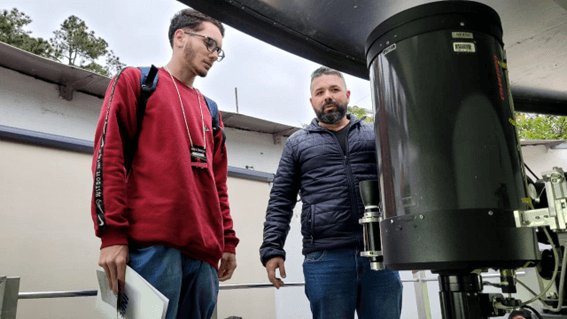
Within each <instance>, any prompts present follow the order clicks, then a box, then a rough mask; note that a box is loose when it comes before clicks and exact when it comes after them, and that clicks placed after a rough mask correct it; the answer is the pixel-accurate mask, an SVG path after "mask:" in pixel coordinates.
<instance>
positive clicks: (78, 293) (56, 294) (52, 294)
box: [18, 290, 97, 299]
mask: <svg viewBox="0 0 567 319" xmlns="http://www.w3.org/2000/svg"><path fill="white" fill-rule="evenodd" d="M96 294H97V290H72V291H46V292H20V293H19V294H18V299H45V298H63V297H89V296H96Z"/></svg>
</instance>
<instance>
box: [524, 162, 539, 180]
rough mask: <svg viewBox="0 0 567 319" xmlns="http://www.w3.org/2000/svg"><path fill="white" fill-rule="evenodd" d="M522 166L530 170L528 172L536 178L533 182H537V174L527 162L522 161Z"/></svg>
mask: <svg viewBox="0 0 567 319" xmlns="http://www.w3.org/2000/svg"><path fill="white" fill-rule="evenodd" d="M524 166H525V167H526V168H527V169H528V171H530V173H532V175H533V176H534V177H535V178H536V180H535V181H534V182H537V181H538V180H539V177H537V175H536V174H535V173H534V172H533V171H532V170H531V169H530V167H529V166H528V164H526V163H524Z"/></svg>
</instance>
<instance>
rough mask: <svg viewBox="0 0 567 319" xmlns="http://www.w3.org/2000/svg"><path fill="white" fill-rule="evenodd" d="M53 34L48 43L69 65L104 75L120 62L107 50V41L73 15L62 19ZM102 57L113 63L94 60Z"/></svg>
mask: <svg viewBox="0 0 567 319" xmlns="http://www.w3.org/2000/svg"><path fill="white" fill-rule="evenodd" d="M53 34H55V37H54V38H51V39H50V43H51V45H52V46H53V48H54V49H55V57H56V58H57V59H58V60H59V61H61V59H65V60H66V62H67V63H68V64H69V65H75V66H78V67H81V68H83V69H86V70H90V71H94V72H97V73H100V74H102V75H106V76H108V75H110V73H111V72H112V71H114V69H115V68H116V64H117V63H118V64H120V62H119V60H118V58H117V57H115V56H114V54H113V53H112V51H110V52H109V50H108V43H107V42H106V41H105V40H104V39H103V38H101V37H97V36H96V35H95V33H94V31H89V28H88V27H87V25H86V23H85V22H84V21H83V20H81V19H80V18H78V17H76V16H74V15H72V16H70V17H69V18H67V19H66V20H65V21H63V23H62V24H61V28H60V29H59V30H56V31H54V32H53ZM104 57H106V58H107V61H108V60H110V61H111V62H114V63H113V64H112V65H106V66H103V65H101V64H99V63H97V62H96V61H97V60H98V59H99V58H104ZM122 65H123V64H122Z"/></svg>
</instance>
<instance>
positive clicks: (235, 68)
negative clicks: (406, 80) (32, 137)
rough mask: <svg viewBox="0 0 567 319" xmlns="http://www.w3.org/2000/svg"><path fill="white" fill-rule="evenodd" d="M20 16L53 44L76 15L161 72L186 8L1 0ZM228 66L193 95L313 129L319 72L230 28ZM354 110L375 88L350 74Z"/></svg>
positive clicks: (168, 3)
mask: <svg viewBox="0 0 567 319" xmlns="http://www.w3.org/2000/svg"><path fill="white" fill-rule="evenodd" d="M12 8H17V9H18V10H19V11H20V12H23V13H25V14H26V15H27V16H29V17H30V18H31V20H32V23H30V24H29V25H28V26H27V27H26V30H28V31H31V32H32V33H31V36H33V37H41V38H44V39H49V38H52V37H53V36H54V35H53V31H55V30H58V29H59V28H60V25H61V24H62V23H63V21H64V20H65V19H67V18H68V17H69V16H71V15H75V16H77V17H79V18H80V19H82V20H83V21H85V23H86V25H87V26H88V28H89V30H90V31H94V33H95V35H96V36H97V37H101V38H103V39H105V40H106V42H108V48H109V49H110V50H112V51H113V52H114V54H115V55H116V56H118V57H119V58H120V60H121V61H122V62H123V63H125V64H126V65H128V66H149V65H151V64H154V65H156V66H158V67H161V66H163V65H165V64H166V63H167V62H169V59H170V58H171V47H170V46H169V41H168V38H167V30H168V28H169V22H170V20H171V18H172V17H173V15H174V14H175V13H176V12H178V11H180V10H182V9H184V8H187V6H186V5H185V4H183V3H181V2H178V1H175V0H138V1H134V0H90V1H82V0H45V1H38V0H0V10H3V9H6V10H11V9H12ZM225 27H226V32H225V37H224V39H223V50H224V51H225V53H226V57H225V59H224V60H223V61H222V62H220V63H215V65H213V68H212V69H211V70H210V71H209V74H208V75H207V77H205V78H197V80H196V81H195V87H197V88H198V89H199V90H200V91H201V92H202V93H203V94H205V95H207V96H208V97H209V98H211V99H213V100H215V101H216V102H217V104H218V105H219V108H220V109H221V110H223V111H229V112H236V98H235V88H237V91H238V112H239V113H240V114H244V115H248V116H252V117H256V118H261V119H265V120H268V121H273V122H277V123H282V124H286V125H291V126H298V127H300V126H302V125H303V124H307V123H309V122H311V120H312V119H313V117H314V116H315V113H314V112H313V109H312V108H311V104H310V103H309V97H310V92H309V83H310V75H311V73H312V72H313V71H314V70H315V69H317V68H318V67H319V66H320V65H319V64H316V63H314V62H311V61H308V60H306V59H303V58H300V57H297V56H295V55H293V54H290V53H287V52H286V51H283V50H281V49H278V48H276V47H274V46H272V45H269V44H266V43H264V42H262V41H260V40H258V39H256V38H253V37H251V36H248V35H246V34H244V33H242V32H240V31H237V30H236V29H233V28H231V27H229V26H227V25H225ZM345 80H346V84H347V89H348V90H350V91H351V97H350V104H349V105H357V106H359V107H362V108H366V109H370V110H371V109H372V101H371V95H370V83H369V82H368V81H367V80H362V79H360V78H356V77H353V76H349V75H346V74H345Z"/></svg>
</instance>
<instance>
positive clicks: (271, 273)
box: [266, 257, 285, 289]
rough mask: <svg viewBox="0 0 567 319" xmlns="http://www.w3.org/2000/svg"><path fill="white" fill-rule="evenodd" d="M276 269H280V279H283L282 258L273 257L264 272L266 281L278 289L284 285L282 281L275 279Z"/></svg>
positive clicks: (283, 267)
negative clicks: (266, 276) (266, 274)
mask: <svg viewBox="0 0 567 319" xmlns="http://www.w3.org/2000/svg"><path fill="white" fill-rule="evenodd" d="M276 268H279V269H280V275H281V276H282V278H285V266H284V260H283V258H282V257H274V258H272V259H270V260H268V262H267V263H266V271H267V272H268V279H269V280H270V282H271V283H272V284H273V285H274V287H276V288H277V289H280V287H282V286H283V285H284V283H283V281H282V280H281V279H279V278H276Z"/></svg>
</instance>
